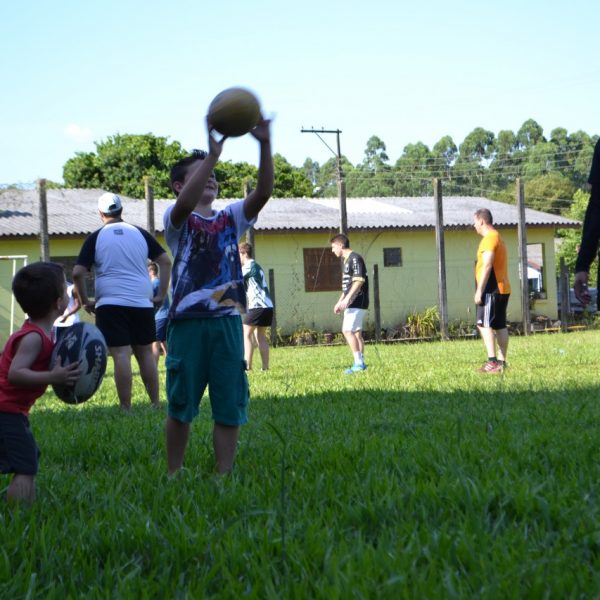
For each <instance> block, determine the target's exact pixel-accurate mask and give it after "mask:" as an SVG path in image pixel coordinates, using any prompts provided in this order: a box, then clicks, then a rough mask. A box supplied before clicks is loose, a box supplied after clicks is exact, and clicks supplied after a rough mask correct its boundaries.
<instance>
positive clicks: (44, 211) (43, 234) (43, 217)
mask: <svg viewBox="0 0 600 600" xmlns="http://www.w3.org/2000/svg"><path fill="white" fill-rule="evenodd" d="M37 189H38V196H39V212H40V246H41V252H40V254H41V257H42V261H43V262H48V261H49V260H50V245H49V241H48V203H47V200H46V180H45V179H38V182H37Z"/></svg>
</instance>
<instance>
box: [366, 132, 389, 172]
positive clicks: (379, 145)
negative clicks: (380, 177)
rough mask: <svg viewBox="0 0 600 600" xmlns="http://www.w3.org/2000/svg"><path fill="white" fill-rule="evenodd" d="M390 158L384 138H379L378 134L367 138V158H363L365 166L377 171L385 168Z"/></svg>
mask: <svg viewBox="0 0 600 600" xmlns="http://www.w3.org/2000/svg"><path fill="white" fill-rule="evenodd" d="M389 160H390V159H389V157H388V155H387V154H386V152H385V143H384V142H383V140H381V139H380V138H378V137H377V136H376V135H372V136H371V137H370V138H369V139H368V140H367V147H366V149H365V158H364V160H363V165H364V167H365V168H366V169H368V170H369V171H371V172H372V173H376V172H377V171H379V170H380V169H382V168H384V167H385V164H386V163H387V162H388V161H389Z"/></svg>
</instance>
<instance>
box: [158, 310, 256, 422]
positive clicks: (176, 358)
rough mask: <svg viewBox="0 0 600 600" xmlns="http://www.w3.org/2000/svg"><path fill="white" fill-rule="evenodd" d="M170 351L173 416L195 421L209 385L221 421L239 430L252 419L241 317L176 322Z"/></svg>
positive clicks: (169, 392)
mask: <svg viewBox="0 0 600 600" xmlns="http://www.w3.org/2000/svg"><path fill="white" fill-rule="evenodd" d="M167 347H168V352H167V359H166V362H165V364H166V367H167V399H168V401H169V408H168V414H169V416H170V417H172V418H173V419H176V420H177V421H182V422H184V423H191V422H192V420H193V419H194V417H196V416H197V415H198V412H199V407H200V399H201V398H202V395H203V394H204V391H205V390H206V386H208V395H209V397H210V405H211V408H212V418H213V420H214V421H215V422H216V423H219V424H221V425H230V426H237V425H243V424H244V423H246V422H247V421H248V414H247V409H248V397H249V393H248V378H247V377H246V363H245V362H244V340H243V336H242V320H241V318H240V317H239V316H231V317H217V318H214V319H174V320H171V321H170V322H169V329H168V333H167Z"/></svg>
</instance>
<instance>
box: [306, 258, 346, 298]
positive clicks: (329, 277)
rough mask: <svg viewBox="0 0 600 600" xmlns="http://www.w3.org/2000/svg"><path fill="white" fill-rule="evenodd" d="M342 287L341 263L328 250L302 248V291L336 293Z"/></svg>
mask: <svg viewBox="0 0 600 600" xmlns="http://www.w3.org/2000/svg"><path fill="white" fill-rule="evenodd" d="M341 287H342V262H341V260H340V259H339V258H337V257H336V256H335V254H333V253H332V252H331V249H330V248H304V291H306V292H336V291H339V290H340V289H341Z"/></svg>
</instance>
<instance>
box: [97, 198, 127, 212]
mask: <svg viewBox="0 0 600 600" xmlns="http://www.w3.org/2000/svg"><path fill="white" fill-rule="evenodd" d="M122 208H123V204H122V203H121V198H119V196H117V194H112V193H111V192H106V193H105V194H102V196H100V198H98V210H99V211H100V212H101V213H102V214H105V215H113V214H115V213H117V212H119V211H120V210H121V209H122Z"/></svg>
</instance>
